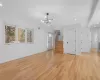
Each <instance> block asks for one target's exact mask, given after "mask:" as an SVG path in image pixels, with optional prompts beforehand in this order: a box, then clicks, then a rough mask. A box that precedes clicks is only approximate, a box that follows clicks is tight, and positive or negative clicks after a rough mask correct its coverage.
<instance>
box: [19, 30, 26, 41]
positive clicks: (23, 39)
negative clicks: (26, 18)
mask: <svg viewBox="0 0 100 80" xmlns="http://www.w3.org/2000/svg"><path fill="white" fill-rule="evenodd" d="M18 42H20V43H25V29H22V28H18Z"/></svg>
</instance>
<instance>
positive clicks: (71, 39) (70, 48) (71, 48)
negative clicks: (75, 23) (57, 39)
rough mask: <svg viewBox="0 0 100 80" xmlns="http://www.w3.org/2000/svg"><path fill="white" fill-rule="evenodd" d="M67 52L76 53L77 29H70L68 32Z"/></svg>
mask: <svg viewBox="0 0 100 80" xmlns="http://www.w3.org/2000/svg"><path fill="white" fill-rule="evenodd" d="M66 53H69V54H76V29H75V28H72V29H68V30H67V32H66Z"/></svg>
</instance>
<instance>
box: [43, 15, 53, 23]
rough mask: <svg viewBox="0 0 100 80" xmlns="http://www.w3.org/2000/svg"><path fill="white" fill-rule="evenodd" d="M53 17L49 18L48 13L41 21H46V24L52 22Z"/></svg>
mask: <svg viewBox="0 0 100 80" xmlns="http://www.w3.org/2000/svg"><path fill="white" fill-rule="evenodd" d="M52 20H53V19H49V13H46V16H45V19H44V20H41V22H43V23H45V24H51V21H52Z"/></svg>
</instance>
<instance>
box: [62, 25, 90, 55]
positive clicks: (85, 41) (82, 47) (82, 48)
mask: <svg viewBox="0 0 100 80" xmlns="http://www.w3.org/2000/svg"><path fill="white" fill-rule="evenodd" d="M69 28H75V29H76V54H77V55H79V54H80V53H81V52H89V51H90V48H91V35H90V29H89V28H82V27H81V25H80V24H73V25H68V26H66V27H64V28H63V36H64V38H63V41H64V53H65V52H66V50H67V49H66V42H67V41H66V40H67V38H68V37H65V36H66V35H67V30H68V29H69ZM81 34H82V35H84V36H81ZM73 36H74V35H73ZM69 37H70V36H69ZM81 41H82V43H81Z"/></svg>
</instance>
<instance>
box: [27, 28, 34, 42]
mask: <svg viewBox="0 0 100 80" xmlns="http://www.w3.org/2000/svg"><path fill="white" fill-rule="evenodd" d="M27 42H28V43H32V42H33V30H30V29H27Z"/></svg>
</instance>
